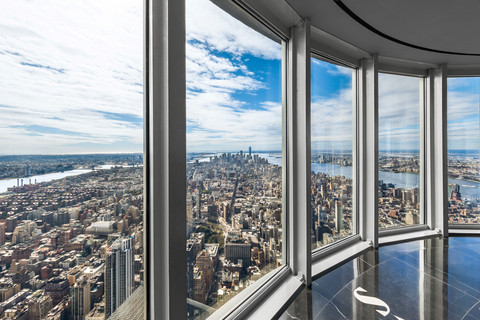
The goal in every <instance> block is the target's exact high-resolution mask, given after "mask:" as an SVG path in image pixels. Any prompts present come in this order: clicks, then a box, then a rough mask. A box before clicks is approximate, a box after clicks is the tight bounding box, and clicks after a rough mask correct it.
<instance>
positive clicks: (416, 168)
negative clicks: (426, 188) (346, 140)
mask: <svg viewBox="0 0 480 320" xmlns="http://www.w3.org/2000/svg"><path fill="white" fill-rule="evenodd" d="M378 88H379V98H378V144H379V145H378V170H379V172H378V179H379V182H378V189H379V190H378V193H379V195H378V200H379V201H378V219H379V221H378V224H379V228H380V229H385V228H394V227H400V226H408V225H417V224H421V223H423V214H422V207H421V203H422V201H423V196H422V186H421V183H422V181H423V179H421V175H422V174H423V168H422V166H421V158H422V155H423V152H422V148H423V143H422V141H421V139H422V138H423V135H422V134H421V130H422V124H421V119H423V117H422V113H423V110H424V108H423V102H422V101H423V98H422V95H423V78H422V79H420V80H419V79H418V78H415V77H409V76H400V75H392V74H383V73H382V74H379V77H378Z"/></svg>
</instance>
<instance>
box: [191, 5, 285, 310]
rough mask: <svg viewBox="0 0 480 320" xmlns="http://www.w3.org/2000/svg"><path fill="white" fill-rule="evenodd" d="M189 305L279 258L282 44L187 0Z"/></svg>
mask: <svg viewBox="0 0 480 320" xmlns="http://www.w3.org/2000/svg"><path fill="white" fill-rule="evenodd" d="M186 5H187V15H186V21H187V23H186V25H187V34H186V41H187V42H186V66H187V79H186V81H187V83H186V87H187V159H186V161H187V176H186V179H187V190H186V198H187V201H186V202H187V212H186V215H187V225H186V228H187V247H186V256H187V266H186V268H187V270H186V274H187V288H186V290H187V299H188V300H187V306H188V307H187V313H188V318H189V319H193V318H200V317H205V316H206V315H208V314H207V313H206V312H205V311H208V313H211V312H212V311H214V310H216V309H218V308H219V307H221V306H222V305H223V304H225V303H226V302H227V301H228V300H230V299H231V298H232V297H234V296H236V295H237V294H238V293H240V292H241V291H242V290H244V289H246V288H248V287H249V286H250V285H252V284H253V283H254V282H255V281H256V280H258V279H259V278H261V277H262V276H264V275H265V274H266V273H267V272H269V271H270V270H272V269H274V268H276V267H278V266H280V265H282V264H283V263H284V262H283V253H282V243H283V236H284V232H283V230H284V228H283V223H284V218H283V211H282V67H281V55H282V44H281V43H280V41H273V40H271V39H270V38H267V37H266V36H264V35H262V34H260V33H259V32H257V31H255V30H253V29H251V28H250V27H247V26H246V25H244V24H243V23H241V22H239V21H238V20H236V19H235V18H233V17H232V16H230V15H229V14H227V13H226V12H224V11H222V10H221V9H219V8H218V7H216V6H215V5H214V4H213V3H211V2H210V1H208V0H187V2H186Z"/></svg>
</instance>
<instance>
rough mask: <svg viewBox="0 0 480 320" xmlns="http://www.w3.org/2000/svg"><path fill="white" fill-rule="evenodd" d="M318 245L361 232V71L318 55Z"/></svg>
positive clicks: (314, 151) (314, 160)
mask: <svg viewBox="0 0 480 320" xmlns="http://www.w3.org/2000/svg"><path fill="white" fill-rule="evenodd" d="M311 68H312V73H311V79H312V80H311V88H312V91H311V92H312V103H311V113H312V116H311V166H312V250H313V249H316V248H319V247H321V246H324V245H327V244H329V243H332V242H335V241H338V240H340V239H343V238H345V237H347V236H349V235H352V234H355V233H356V225H355V221H356V217H355V212H354V210H353V208H354V206H353V202H354V194H355V193H354V183H353V181H354V179H355V178H354V172H355V171H354V170H353V166H354V165H355V161H354V158H353V150H354V149H353V148H355V140H354V139H355V132H354V128H355V126H354V121H355V114H356V112H355V110H356V98H355V97H356V89H355V88H353V83H354V81H353V80H354V77H355V76H356V71H355V70H353V69H351V68H347V67H343V66H338V65H335V64H332V63H328V62H324V61H321V60H318V59H315V58H312V63H311Z"/></svg>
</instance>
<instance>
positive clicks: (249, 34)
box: [186, 0, 282, 152]
mask: <svg viewBox="0 0 480 320" xmlns="http://www.w3.org/2000/svg"><path fill="white" fill-rule="evenodd" d="M245 55H252V56H254V57H257V58H260V59H268V60H272V59H274V60H277V59H280V55H281V47H280V45H279V44H278V43H275V42H274V41H272V40H270V39H268V38H266V37H265V36H263V35H261V34H260V33H258V32H256V31H254V30H252V29H250V28H249V27H247V26H245V25H244V24H242V23H240V22H239V21H237V20H236V19H234V18H232V17H231V16H229V15H228V14H227V13H225V12H223V11H222V10H221V9H219V8H217V7H216V6H215V5H214V4H212V3H211V2H210V1H208V0H187V47H186V56H187V57H186V58H187V64H186V67H187V126H188V133H187V151H188V152H193V151H238V150H241V149H246V148H248V147H249V146H252V148H253V149H254V150H280V149H281V143H282V140H281V138H282V128H281V126H282V109H281V104H279V103H275V102H272V101H271V99H269V97H267V96H262V94H261V93H260V92H259V91H260V90H261V89H268V87H269V85H270V84H269V83H268V81H269V79H268V77H267V78H264V76H265V75H260V74H258V70H249V69H248V66H247V62H246V61H247V60H248V59H247V58H246V57H245ZM279 67H280V64H279ZM251 98H255V99H251Z"/></svg>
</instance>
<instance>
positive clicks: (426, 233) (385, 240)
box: [378, 229, 442, 245]
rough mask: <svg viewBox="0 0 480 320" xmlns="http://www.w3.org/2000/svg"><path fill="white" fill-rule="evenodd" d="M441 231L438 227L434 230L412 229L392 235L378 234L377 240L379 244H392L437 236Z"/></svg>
mask: <svg viewBox="0 0 480 320" xmlns="http://www.w3.org/2000/svg"><path fill="white" fill-rule="evenodd" d="M441 235H442V234H441V231H440V230H438V229H435V230H430V229H428V230H422V231H412V232H403V233H400V234H393V235H380V237H379V239H378V242H379V245H387V244H393V243H397V242H404V241H413V240H420V239H424V238H428V237H438V236H441Z"/></svg>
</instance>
